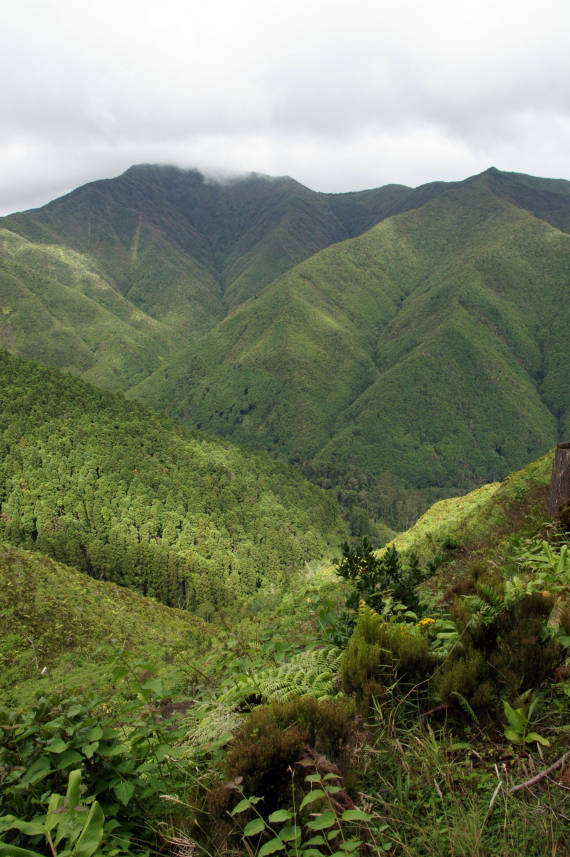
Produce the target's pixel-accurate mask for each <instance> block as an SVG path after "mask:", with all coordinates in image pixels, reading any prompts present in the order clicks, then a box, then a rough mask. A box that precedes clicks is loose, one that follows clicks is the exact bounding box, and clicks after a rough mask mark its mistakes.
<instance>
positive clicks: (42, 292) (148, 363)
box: [0, 229, 187, 390]
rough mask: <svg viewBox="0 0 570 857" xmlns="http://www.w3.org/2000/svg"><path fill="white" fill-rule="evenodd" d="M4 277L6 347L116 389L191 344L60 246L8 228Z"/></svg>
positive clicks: (1, 235)
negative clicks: (41, 242)
mask: <svg viewBox="0 0 570 857" xmlns="http://www.w3.org/2000/svg"><path fill="white" fill-rule="evenodd" d="M0 282H1V284H2V306H1V307H0V342H1V343H2V345H3V346H4V347H5V348H7V349H8V350H10V351H16V352H17V353H19V354H21V355H22V356H23V357H27V358H29V359H35V360H40V361H41V362H42V363H47V364H48V365H51V366H56V367H57V368H59V369H64V370H66V371H70V372H73V373H76V374H81V375H83V377H84V378H85V379H86V380H87V381H91V382H92V383H96V384H100V385H101V386H104V387H107V388H109V389H111V390H116V389H124V388H125V387H126V386H130V385H131V384H134V383H136V382H137V381H139V380H140V379H141V378H144V377H146V375H148V373H149V371H151V369H152V368H158V366H160V365H161V363H162V362H163V361H164V360H165V359H166V358H167V357H169V356H171V355H172V354H173V353H175V352H176V351H177V349H179V348H180V347H181V346H183V345H184V344H185V343H186V342H187V340H186V339H185V338H184V337H183V336H180V335H179V334H177V333H175V332H174V331H172V330H170V329H169V328H168V327H166V326H165V325H164V324H162V323H160V322H158V321H157V320H156V319H154V318H151V317H150V316H148V315H146V313H144V312H141V310H139V309H137V308H136V307H135V306H133V304H132V303H130V302H129V301H128V300H126V299H125V298H124V297H123V296H122V295H121V294H120V293H119V292H118V291H117V290H116V289H114V288H113V287H112V286H111V285H110V284H109V282H108V281H106V280H105V279H104V278H103V277H102V276H101V275H100V274H99V273H98V272H97V269H96V268H94V266H93V265H91V264H90V263H89V260H88V259H86V257H85V256H82V255H80V254H79V253H76V252H74V251H72V250H69V249H68V248H66V247H62V246H60V245H57V244H55V245H54V244H37V243H31V242H30V241H28V240H26V239H25V238H21V237H20V236H19V235H16V234H14V233H13V232H8V231H7V230H6V229H1V230H0Z"/></svg>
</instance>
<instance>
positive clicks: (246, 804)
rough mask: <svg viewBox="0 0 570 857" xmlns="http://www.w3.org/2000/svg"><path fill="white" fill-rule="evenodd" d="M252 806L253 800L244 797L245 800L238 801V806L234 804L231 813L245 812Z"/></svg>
mask: <svg viewBox="0 0 570 857" xmlns="http://www.w3.org/2000/svg"><path fill="white" fill-rule="evenodd" d="M250 807H251V801H250V800H248V798H246V797H244V799H243V800H240V802H239V803H238V805H237V806H234V808H233V809H232V811H231V813H230V815H237V814H238V812H243V811H244V810H246V809H249V808H250Z"/></svg>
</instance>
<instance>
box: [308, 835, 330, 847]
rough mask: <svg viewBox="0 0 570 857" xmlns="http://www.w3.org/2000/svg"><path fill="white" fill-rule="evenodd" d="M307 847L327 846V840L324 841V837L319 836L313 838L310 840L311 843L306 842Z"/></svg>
mask: <svg viewBox="0 0 570 857" xmlns="http://www.w3.org/2000/svg"><path fill="white" fill-rule="evenodd" d="M305 845H326V840H325V839H323V837H322V836H321V835H320V834H319V835H318V836H313V837H312V838H311V839H309V841H308V842H306V843H305Z"/></svg>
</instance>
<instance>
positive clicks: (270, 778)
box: [208, 696, 355, 813]
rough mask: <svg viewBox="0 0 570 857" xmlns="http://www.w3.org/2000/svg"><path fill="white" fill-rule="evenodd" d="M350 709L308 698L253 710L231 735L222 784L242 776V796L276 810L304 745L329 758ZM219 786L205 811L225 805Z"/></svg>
mask: <svg viewBox="0 0 570 857" xmlns="http://www.w3.org/2000/svg"><path fill="white" fill-rule="evenodd" d="M354 713H355V706H354V703H353V702H352V701H349V700H343V701H342V702H332V701H320V700H317V699H315V698H313V697H309V696H305V697H300V698H298V699H293V700H291V701H289V702H274V703H272V704H271V705H267V706H264V707H262V708H258V709H256V710H254V711H253V712H252V713H251V714H250V715H249V717H248V718H247V720H246V721H245V723H244V725H243V726H242V727H241V728H240V729H239V730H238V731H237V732H236V734H235V735H234V737H233V738H232V741H231V744H230V748H229V751H228V754H227V755H226V757H225V760H224V765H223V776H224V782H225V781H226V780H229V779H232V780H233V779H235V778H236V777H243V790H244V792H245V793H246V794H248V795H262V796H263V798H264V804H263V809H264V812H268V813H269V812H272V811H273V810H274V809H278V808H279V807H281V806H283V805H285V804H286V803H287V800H288V798H289V791H290V786H291V770H292V769H294V765H295V762H296V761H297V760H298V758H299V756H300V755H301V754H302V751H303V748H304V747H305V745H306V744H310V745H311V746H312V747H313V748H314V749H315V750H317V752H319V753H323V754H325V755H327V756H328V757H329V758H335V757H336V756H337V755H338V754H339V753H340V752H341V750H342V748H343V745H344V743H345V741H346V738H347V736H348V733H349V730H350V723H351V720H352V718H353V717H354ZM222 789H224V787H223V786H218V787H217V788H215V789H214V790H213V791H212V792H211V794H210V797H209V799H208V808H209V810H210V811H211V812H216V811H218V810H219V809H221V808H222V807H225V806H226V805H227V804H228V801H229V799H230V794H229V792H227V790H224V791H222ZM224 792H225V793H224Z"/></svg>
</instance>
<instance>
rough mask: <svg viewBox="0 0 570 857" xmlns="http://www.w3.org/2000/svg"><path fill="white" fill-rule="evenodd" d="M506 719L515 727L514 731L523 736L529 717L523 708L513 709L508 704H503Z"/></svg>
mask: <svg viewBox="0 0 570 857" xmlns="http://www.w3.org/2000/svg"><path fill="white" fill-rule="evenodd" d="M503 709H504V711H505V717H506V718H507V720H508V721H509V723H510V724H511V726H512V727H513V729H514V730H515V731H516V732H518V733H519V735H522V734H523V732H524V730H525V727H526V725H527V724H528V720H527V717H526V715H525V713H524V711H523V709H522V708H511V706H510V705H509V703H508V702H506V701H505V702H503Z"/></svg>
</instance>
